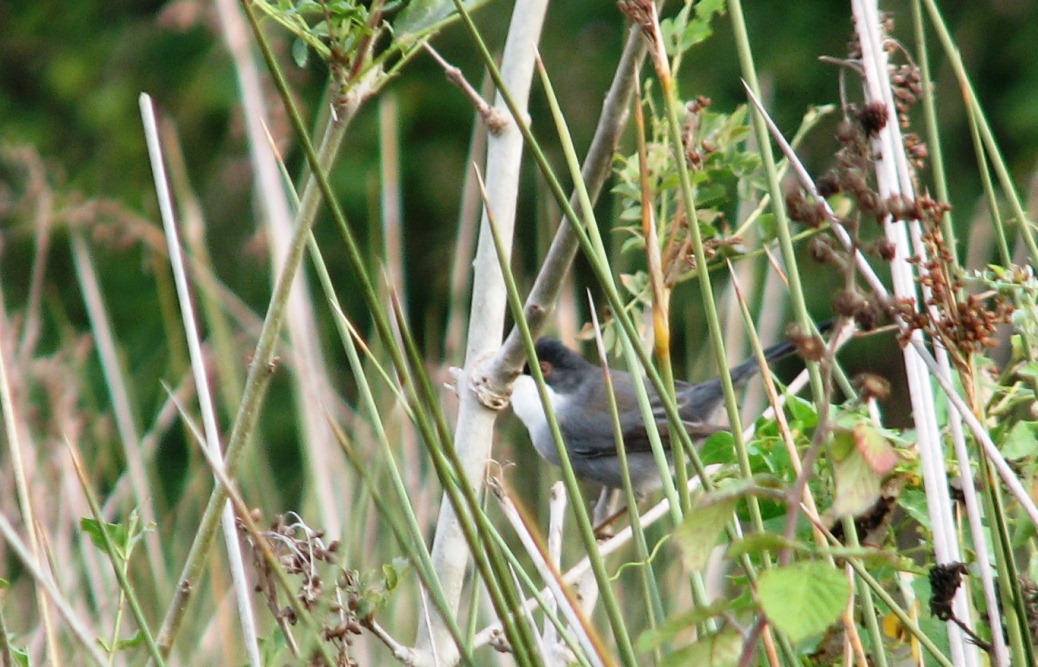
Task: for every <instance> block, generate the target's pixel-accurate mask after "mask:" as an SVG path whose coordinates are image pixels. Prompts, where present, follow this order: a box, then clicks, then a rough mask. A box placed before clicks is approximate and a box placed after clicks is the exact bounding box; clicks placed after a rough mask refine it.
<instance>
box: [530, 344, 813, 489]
mask: <svg viewBox="0 0 1038 667" xmlns="http://www.w3.org/2000/svg"><path fill="white" fill-rule="evenodd" d="M828 324H829V323H826V324H825V325H822V327H821V328H823V330H824V329H825V328H828V326H827V325H828ZM535 349H536V352H537V360H538V362H539V365H540V368H541V372H542V374H543V375H544V382H545V385H546V389H547V392H548V397H549V399H550V401H551V405H552V408H553V410H554V412H555V416H556V419H557V420H558V423H559V430H560V431H561V433H562V440H563V442H564V443H565V445H566V451H567V452H568V454H569V460H570V463H571V464H572V466H573V472H574V473H575V474H576V476H577V477H578V478H580V479H583V480H586V481H590V482H596V483H598V484H600V485H602V486H605V487H609V488H616V489H622V488H623V484H624V482H623V472H622V470H621V467H620V461H619V458H618V455H617V450H616V439H615V435H614V429H613V417H612V413H611V411H610V407H609V394H608V392H609V389H608V388H607V385H606V383H605V379H604V377H603V373H602V369H601V368H600V367H599V366H597V365H595V364H592V363H590V362H588V361H587V360H586V359H584V357H582V356H580V354H578V353H577V352H575V351H574V350H571V349H570V348H568V347H566V345H564V344H563V343H562V342H560V341H558V340H556V339H555V338H550V337H545V338H540V339H538V340H537V342H536V345H535ZM796 350H797V348H796V345H794V344H793V343H792V342H789V341H786V342H781V343H777V344H775V345H772V346H771V347H768V348H767V349H765V350H764V358H765V359H766V360H768V361H769V362H770V361H775V360H777V359H781V358H783V357H787V356H789V355H791V354H793V353H794V352H796ZM759 371H760V364H759V363H758V362H757V359H756V357H751V358H749V359H747V360H746V361H744V362H742V363H741V364H739V365H737V366H735V367H733V368H732V369H731V370H730V371H729V372H730V373H731V377H732V382H733V384H734V385H735V386H736V388H738V387H742V386H744V385H745V384H746V383H747V382H748V381H749V380H750V379H751V378H752V377H753V376H754V375H756V374H757V373H758V372H759ZM610 375H611V377H612V384H613V393H614V395H615V397H616V403H617V412H618V413H619V416H620V429H621V432H622V433H623V440H624V450H625V451H626V453H627V463H628V467H629V472H630V479H631V484H632V487H633V489H634V491H635V492H636V493H638V494H645V493H648V492H651V491H653V490H655V489H657V488H659V487H660V486H661V480H660V474H659V467H658V466H657V464H656V461H655V459H654V458H653V454H652V447H651V445H650V444H649V435H648V431H647V430H646V428H645V422H644V420H643V419H642V413H641V410H640V409H639V407H638V399H637V395H636V393H635V388H634V379H633V378H632V376H631V374H630V373H628V372H626V371H621V370H610ZM644 382H645V389H646V392H647V394H648V397H649V401H650V404H651V406H652V412H653V415H654V417H655V421H656V424H657V426H658V429H659V434H660V438H661V440H662V442H663V446H664V447H665V448H666V449H667V453H668V456H669V455H670V451H669V450H670V442H669V435H668V431H667V416H666V412H665V411H664V408H663V404H662V401H661V400H660V397H659V395H658V394H657V393H656V390H655V389H654V388H653V386H652V384H651V383H650V382H649V381H648V380H644ZM674 385H675V387H674V388H675V395H676V400H677V407H678V413H679V414H680V415H681V420H682V423H683V426H684V428H685V429H686V430H687V431H688V434H689V436H690V437H691V438H692V439H693V441H702V440H704V439H706V438H707V437H708V436H710V435H712V434H713V433H716V432H718V431H722V430H728V427H727V426H723V425H719V424H716V423H714V422H713V421H712V420H713V419H714V418H715V416H716V413H717V412H718V411H719V408H720V407H721V405H722V403H723V401H724V392H723V389H722V387H721V379H720V377H716V378H713V379H712V380H707V381H705V382H700V383H698V384H690V383H688V382H682V381H675V383H674ZM512 409H513V411H514V412H515V414H516V416H518V417H519V419H520V421H522V423H523V425H525V426H526V429H527V431H528V432H529V434H530V440H531V441H532V443H533V446H534V448H535V449H536V450H537V453H538V454H540V455H541V456H542V457H543V458H544V459H546V460H548V461H549V462H550V463H552V464H554V465H556V466H557V465H559V455H558V450H557V449H556V446H555V440H554V438H553V437H552V434H551V428H550V427H549V425H548V420H547V416H546V415H545V413H544V406H543V405H542V404H541V399H540V394H539V393H538V391H537V384H536V382H535V381H534V379H533V377H532V376H531V375H530V369H529V364H527V366H526V367H525V368H524V369H523V373H522V374H520V375H519V377H518V378H516V381H515V385H514V388H513V390H512Z"/></svg>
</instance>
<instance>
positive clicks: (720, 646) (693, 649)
mask: <svg viewBox="0 0 1038 667" xmlns="http://www.w3.org/2000/svg"><path fill="white" fill-rule="evenodd" d="M741 655H742V635H741V634H739V632H738V631H737V630H733V629H731V628H726V629H724V630H721V631H720V632H716V633H714V634H712V635H707V636H705V637H703V638H702V639H700V640H699V641H697V642H694V643H692V644H689V645H688V646H685V647H684V648H681V649H678V650H677V651H674V652H673V653H671V654H670V655H668V656H667V657H665V658H664V659H663V660H662V661H660V667H687V666H688V665H695V666H696V667H731V666H732V665H737V664H739V657H740V656H741Z"/></svg>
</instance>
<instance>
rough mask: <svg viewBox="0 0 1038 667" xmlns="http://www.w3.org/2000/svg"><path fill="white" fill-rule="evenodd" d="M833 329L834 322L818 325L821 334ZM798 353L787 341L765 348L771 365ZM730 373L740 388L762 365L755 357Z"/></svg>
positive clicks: (795, 346)
mask: <svg viewBox="0 0 1038 667" xmlns="http://www.w3.org/2000/svg"><path fill="white" fill-rule="evenodd" d="M832 328H833V320H827V321H825V322H822V323H821V324H819V325H818V330H819V332H821V333H825V332H827V331H829V330H830V329H832ZM796 351H797V345H796V343H794V342H792V341H788V340H787V341H783V342H781V343H775V344H774V345H772V346H770V347H766V348H764V359H765V360H766V361H767V362H768V363H771V362H772V361H777V360H779V359H785V358H786V357H788V356H790V355H791V354H793V353H795V352H796ZM730 372H731V374H732V383H733V384H735V385H736V386H740V385H742V384H745V383H746V382H747V381H748V380H749V379H750V378H752V377H753V376H754V375H756V374H757V373H759V372H760V364H759V363H758V362H757V357H756V356H753V357H750V358H749V359H747V360H746V361H744V362H742V363H741V364H739V365H738V366H734V367H733V368H732V369H731V371H730Z"/></svg>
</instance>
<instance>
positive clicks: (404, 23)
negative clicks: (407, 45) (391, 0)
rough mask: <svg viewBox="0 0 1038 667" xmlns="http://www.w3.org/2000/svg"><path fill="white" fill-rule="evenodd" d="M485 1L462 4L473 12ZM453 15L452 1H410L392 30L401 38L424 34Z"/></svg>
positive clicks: (468, 0) (478, 0)
mask: <svg viewBox="0 0 1038 667" xmlns="http://www.w3.org/2000/svg"><path fill="white" fill-rule="evenodd" d="M485 2H486V0H467V1H466V2H462V5H464V6H465V8H466V9H468V10H470V11H471V10H475V9H476V8H478V7H479V6H480V5H483V4H485ZM453 15H454V2H453V1H452V0H412V1H411V2H409V3H407V5H406V6H405V7H404V8H403V10H401V12H400V13H399V14H398V15H397V17H396V20H395V21H393V30H394V31H395V32H396V33H397V34H398V35H399V36H400V37H402V38H405V37H406V36H408V35H417V34H419V33H422V32H425V31H426V30H428V29H429V28H432V27H434V26H436V24H438V23H442V22H443V21H446V20H447V19H448V18H450V17H451V16H453Z"/></svg>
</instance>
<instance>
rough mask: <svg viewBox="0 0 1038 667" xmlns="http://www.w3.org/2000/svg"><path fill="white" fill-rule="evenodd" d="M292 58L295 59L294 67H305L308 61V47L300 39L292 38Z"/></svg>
mask: <svg viewBox="0 0 1038 667" xmlns="http://www.w3.org/2000/svg"><path fill="white" fill-rule="evenodd" d="M292 60H293V61H295V63H296V67H300V68H302V67H306V65H307V63H309V62H310V48H309V47H308V46H307V45H306V42H304V41H303V40H301V39H294V40H292Z"/></svg>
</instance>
